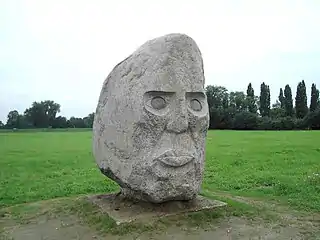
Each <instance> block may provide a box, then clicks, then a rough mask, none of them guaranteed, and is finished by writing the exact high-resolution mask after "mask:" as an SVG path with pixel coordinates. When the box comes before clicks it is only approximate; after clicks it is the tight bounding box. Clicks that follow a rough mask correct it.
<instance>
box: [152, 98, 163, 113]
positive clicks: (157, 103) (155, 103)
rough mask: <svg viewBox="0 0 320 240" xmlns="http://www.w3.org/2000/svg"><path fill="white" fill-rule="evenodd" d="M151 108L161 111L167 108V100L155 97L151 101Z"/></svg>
mask: <svg viewBox="0 0 320 240" xmlns="http://www.w3.org/2000/svg"><path fill="white" fill-rule="evenodd" d="M151 106H152V107H153V108H154V109H157V110H160V109H162V108H164V107H165V106H166V100H164V99H163V98H162V97H159V96H157V97H154V98H152V100H151Z"/></svg>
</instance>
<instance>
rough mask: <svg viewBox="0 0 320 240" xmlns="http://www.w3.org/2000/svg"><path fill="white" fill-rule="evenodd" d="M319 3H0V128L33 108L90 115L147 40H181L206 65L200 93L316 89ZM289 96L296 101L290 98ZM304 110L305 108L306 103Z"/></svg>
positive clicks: (319, 62) (307, 0) (183, 0)
mask: <svg viewBox="0 0 320 240" xmlns="http://www.w3.org/2000/svg"><path fill="white" fill-rule="evenodd" d="M319 13H320V1H318V0H314V1H311V0H301V1H294V0H288V1H285V0H265V1H264V0H259V1H257V0H250V1H249V0H247V1H246V0H241V1H240V0H234V1H232V0H220V1H214V0H196V1H195V0H192V1H188V0H181V1H180V0H168V1H167V0H161V1H150V0H148V1H143V0H135V1H132V0H127V1H124V0H116V1H107V0H101V1H100V0H91V1H82V0H54V1H49V0H45V1H44V0H38V1H35V0H25V1H23V0H21V1H19V0H0V83H1V85H0V120H2V121H3V122H5V121H6V116H7V113H8V112H9V111H10V110H12V109H17V110H18V111H19V112H23V111H24V110H25V108H27V107H29V106H30V105H31V103H32V102H33V101H41V100H46V99H50V100H54V101H56V102H58V103H60V104H61V110H62V111H61V113H60V114H61V115H64V116H66V117H71V116H79V117H84V116H86V115H88V113H90V112H94V111H95V107H96V104H97V101H98V97H99V94H100V88H101V86H102V83H103V81H104V79H105V78H106V76H107V75H108V74H109V72H110V71H111V70H112V68H113V67H114V66H115V65H116V64H117V63H118V62H120V61H121V60H123V59H124V58H126V57H127V56H128V55H129V54H130V53H131V52H133V51H134V50H135V49H136V48H137V47H139V46H140V45H141V44H143V43H144V42H145V41H147V40H149V39H151V38H155V37H158V36H161V35H164V34H168V33H173V32H180V33H186V34H188V35H189V36H191V37H192V38H193V39H194V40H195V41H196V42H197V44H198V45H199V47H200V50H201V51H202V54H203V58H204V67H205V77H206V85H207V84H214V85H223V86H225V87H227V88H228V89H229V91H237V90H240V91H242V90H244V91H245V90H246V87H247V84H248V83H249V82H251V83H252V84H253V87H254V89H255V93H256V94H259V88H260V84H261V82H262V81H265V82H266V83H267V84H269V85H270V89H271V95H272V99H271V100H272V102H274V101H275V100H276V97H277V95H278V93H279V88H280V87H284V86H285V84H287V83H288V84H290V85H291V87H292V90H293V93H294V94H295V91H296V85H297V83H298V82H299V81H301V80H302V79H304V80H305V81H306V85H307V91H308V95H310V87H311V84H312V82H314V83H316V84H317V86H318V87H320V26H319V25H320V14H319ZM294 96H295V95H294ZM308 101H309V100H308Z"/></svg>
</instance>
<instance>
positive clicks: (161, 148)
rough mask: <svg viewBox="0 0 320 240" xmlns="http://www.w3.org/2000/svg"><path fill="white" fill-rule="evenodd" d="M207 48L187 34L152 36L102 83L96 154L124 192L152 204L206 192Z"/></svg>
mask: <svg viewBox="0 0 320 240" xmlns="http://www.w3.org/2000/svg"><path fill="white" fill-rule="evenodd" d="M204 81H205V78H204V71H203V60H202V56H201V52H200V50H199V48H198V46H197V44H196V43H195V41H194V40H193V39H192V38H190V37H189V36H187V35H185V34H168V35H165V36H162V37H159V38H155V39H153V40H150V41H147V42H146V43H145V44H143V45H142V46H141V47H140V48H138V49H137V50H136V51H135V52H133V53H132V54H131V55H130V56H129V57H128V58H126V59H125V60H123V61H122V62H120V63H119V64H118V65H116V66H115V67H114V69H113V70H112V71H111V73H110V74H109V75H108V77H107V78H106V80H105V81H104V83H103V87H102V90H101V93H100V98H99V102H98V105H97V109H96V114H95V119H94V125H93V153H94V156H95V159H96V162H97V165H98V166H99V168H100V170H101V172H102V173H103V174H105V175H106V176H107V177H109V178H111V179H112V180H114V181H115V182H117V183H118V184H119V185H120V187H121V194H122V195H123V196H125V197H128V198H134V199H140V200H143V201H148V202H152V203H161V202H166V201H170V200H191V199H194V198H195V197H196V196H197V194H198V193H199V191H200V187H201V183H202V178H203V170H204V159H205V139H206V135H207V129H208V124H209V114H208V104H207V99H206V94H205V91H204Z"/></svg>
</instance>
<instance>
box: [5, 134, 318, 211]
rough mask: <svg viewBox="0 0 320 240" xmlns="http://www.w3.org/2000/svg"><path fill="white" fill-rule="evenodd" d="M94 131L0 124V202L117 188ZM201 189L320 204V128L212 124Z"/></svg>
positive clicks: (299, 205)
mask: <svg viewBox="0 0 320 240" xmlns="http://www.w3.org/2000/svg"><path fill="white" fill-rule="evenodd" d="M91 137H92V135H91V131H83V132H77V131H70V132H68V131H66V132H0V207H6V206H12V205H15V204H18V203H25V202H33V201H38V200H44V199H51V198H56V197H66V196H76V195H80V194H88V193H101V192H110V191H114V190H116V189H118V187H117V185H116V184H115V183H113V182H112V181H110V180H108V179H107V178H106V177H104V176H103V175H102V174H101V173H100V171H99V170H98V168H97V167H96V164H95V162H94V159H93V156H92V151H91V149H92V142H91ZM317 174H319V175H317ZM203 189H204V190H206V191H216V190H224V191H229V192H230V193H235V194H239V195H250V196H255V197H261V198H267V199H275V200H280V201H283V202H285V203H288V204H290V205H291V206H294V207H297V208H303V209H305V210H316V211H320V132H319V131H318V132H317V131H280V132H276V131H268V132H267V131H210V132H209V134H208V139H207V151H206V170H205V177H204V181H203Z"/></svg>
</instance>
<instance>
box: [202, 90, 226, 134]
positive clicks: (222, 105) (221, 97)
mask: <svg viewBox="0 0 320 240" xmlns="http://www.w3.org/2000/svg"><path fill="white" fill-rule="evenodd" d="M206 95H207V101H208V106H209V114H210V126H209V127H210V129H217V128H225V127H226V125H227V123H226V122H227V121H228V119H229V116H228V115H227V109H228V106H229V101H228V99H229V94H228V90H227V89H226V88H225V87H222V86H212V85H209V86H207V87H206Z"/></svg>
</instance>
